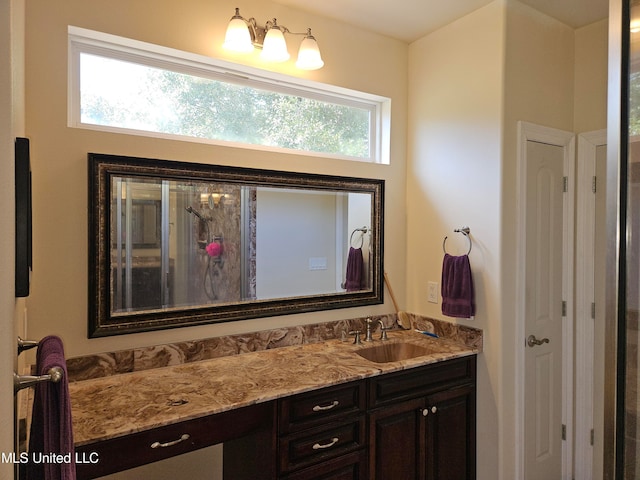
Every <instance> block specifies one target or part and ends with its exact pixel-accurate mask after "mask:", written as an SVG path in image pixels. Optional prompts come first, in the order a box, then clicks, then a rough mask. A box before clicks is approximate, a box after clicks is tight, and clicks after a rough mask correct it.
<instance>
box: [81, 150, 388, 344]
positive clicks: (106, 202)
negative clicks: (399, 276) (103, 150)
mask: <svg viewBox="0 0 640 480" xmlns="http://www.w3.org/2000/svg"><path fill="white" fill-rule="evenodd" d="M383 211H384V180H377V179H364V178H353V177H338V176H330V175H316V174H302V173H292V172H281V171H273V170H259V169H247V168H239V167H229V166H219V165H207V164H195V163H185V162H175V161H166V160H153V159H144V158H133V157H124V156H116V155H105V154H93V153H92V154H89V336H90V337H99V336H107V335H117V334H123V333H133V332H142V331H149V330H156V329H163V328H173V327H181V326H191V325H201V324H207V323H214V322H228V321H235V320H242V319H248V318H259V317H267V316H275V315H285V314H291V313H300V312H309V311H316V310H325V309H335V308H347V307H355V306H362V305H372V304H378V303H382V302H383V275H382V272H383V265H382V258H383V231H384V230H383Z"/></svg>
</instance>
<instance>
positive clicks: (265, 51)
mask: <svg viewBox="0 0 640 480" xmlns="http://www.w3.org/2000/svg"><path fill="white" fill-rule="evenodd" d="M289 56H290V55H289V51H288V50H287V42H286V41H285V40H284V34H283V33H282V31H281V30H280V27H278V26H277V25H275V26H273V27H271V28H270V29H269V30H268V31H267V34H266V36H265V37H264V44H263V46H262V52H261V53H260V58H261V59H262V60H266V61H268V62H285V61H287V60H289Z"/></svg>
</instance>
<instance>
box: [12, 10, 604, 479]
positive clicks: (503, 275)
mask: <svg viewBox="0 0 640 480" xmlns="http://www.w3.org/2000/svg"><path fill="white" fill-rule="evenodd" d="M3 1H6V0H3ZM235 6H236V5H235V4H232V3H230V2H227V1H224V0H213V1H206V2H205V1H201V0H185V2H172V1H169V0H163V1H161V2H159V1H154V0H138V1H136V2H135V3H132V2H127V1H125V0H111V1H108V0H95V1H92V2H84V1H81V0H67V1H65V2H50V1H46V0H29V2H28V3H27V56H26V67H27V70H26V76H27V83H26V89H27V99H26V100H27V112H26V113H27V124H26V128H27V134H28V135H29V136H30V137H31V139H32V162H33V176H34V199H33V200H34V275H33V284H32V286H33V288H32V295H31V297H30V298H29V299H28V302H27V304H28V308H29V335H30V336H31V337H32V338H39V337H42V336H44V335H47V334H50V333H57V334H59V335H61V336H62V337H63V339H64V340H65V344H66V347H67V354H68V355H69V356H76V355H81V354H85V353H89V352H99V351H107V350H114V349H120V348H128V347H132V346H142V345H151V344H157V343H164V342H169V341H178V340H187V339H194V338H201V337H209V336H217V335H223V334H228V333H237V332H244V331H254V330H260V329H263V328H270V327H275V326H282V325H294V324H302V323H313V322H318V321H325V320H333V319H338V318H349V317H355V316H359V315H365V314H370V313H382V312H389V311H391V310H392V308H393V307H392V305H391V303H390V300H389V299H387V302H386V304H385V305H384V306H377V307H367V308H355V309H348V310H337V311H328V312H317V313H310V314H303V315H291V316H285V317H275V318H269V319H262V320H250V321H243V322H234V323H230V324H222V325H210V326H202V327H194V328H183V329H174V330H167V331H162V332H155V333H146V334H135V335H125V336H120V337H112V338H104V339H93V340H89V339H87V338H86V329H87V328H86V323H87V319H86V311H87V298H86V297H87V285H86V284H87V273H86V272H87V245H86V239H87V225H86V222H87V201H86V196H87V178H86V177H87V170H86V155H87V152H90V151H95V152H105V153H115V154H126V155H137V156H147V157H156V158H165V159H180V160H185V161H191V162H202V163H217V164H232V165H240V166H248V167H266V168H276V169H283V170H292V171H305V172H317V173H332V174H344V175H355V176H363V177H375V178H384V179H386V180H387V185H386V187H387V188H386V228H385V268H386V270H387V272H388V273H389V276H390V278H391V281H392V282H393V286H394V289H395V290H396V291H397V292H398V294H399V295H398V297H399V300H400V308H402V309H405V310H409V311H414V312H417V313H422V314H426V315H431V316H435V317H439V318H442V315H441V314H440V305H439V304H438V305H434V304H430V303H428V302H427V301H426V292H427V282H428V281H437V282H440V270H441V268H440V267H441V261H442V239H443V237H444V236H445V235H448V236H449V241H448V246H449V248H450V249H451V250H455V249H461V250H462V249H464V248H465V244H464V242H461V238H460V236H459V235H458V234H453V232H452V230H453V229H454V228H457V227H460V226H462V225H469V226H470V227H471V232H472V236H473V242H474V244H473V252H472V255H471V262H472V268H473V270H474V280H475V283H476V291H477V300H478V312H477V316H476V319H475V320H471V321H461V323H466V324H469V325H472V326H477V327H479V328H482V329H484V332H485V353H484V354H482V355H481V356H480V358H479V387H478V408H479V412H481V414H480V415H478V432H479V435H480V436H481V437H480V438H481V439H482V440H481V442H480V445H479V451H478V453H479V455H478V479H480V480H494V479H497V478H501V479H504V480H507V479H511V478H516V475H515V469H516V466H515V445H514V444H515V438H516V437H515V431H514V428H513V425H514V415H515V410H514V399H515V396H514V395H515V394H514V389H515V380H514V371H513V369H512V366H513V364H514V358H515V344H516V343H515V342H516V339H515V338H514V335H515V330H514V325H513V317H514V312H515V306H514V302H513V295H514V290H513V283H514V282H513V279H514V278H515V272H514V265H515V249H514V245H515V222H516V212H515V196H516V193H517V192H516V191H515V162H516V151H517V150H516V148H517V145H516V122H517V121H518V120H527V121H530V122H534V123H540V124H543V125H548V126H552V127H556V128H561V129H565V130H572V129H576V131H587V130H592V129H595V128H602V127H603V126H604V107H603V105H602V101H601V100H600V98H601V97H600V96H599V95H595V96H594V95H593V92H594V91H597V92H599V93H602V92H601V90H603V89H606V78H604V77H603V75H604V73H602V71H601V70H600V69H601V68H602V69H603V70H606V67H604V66H601V65H600V64H601V63H602V56H603V55H605V56H606V47H602V44H601V42H602V36H603V35H605V38H606V32H605V33H603V32H604V31H605V30H606V22H605V23H602V22H601V23H598V24H594V25H593V26H588V27H585V28H583V29H580V30H578V31H576V32H574V31H573V30H571V29H569V28H568V27H566V26H564V25H562V24H560V23H559V22H556V21H554V20H551V19H549V18H548V17H546V16H544V15H540V14H538V13H537V12H535V11H533V10H531V9H530V8H528V7H525V6H524V5H522V4H520V3H519V2H517V1H516V0H496V1H495V2H493V3H492V4H490V5H488V6H487V7H484V8H482V9H480V10H478V11H476V12H474V13H473V14H471V15H469V16H467V17H464V18H462V19H460V20H458V21H456V22H454V23H452V24H450V25H448V26H446V27H444V28H442V29H441V30H439V31H437V32H434V33H433V34H431V35H428V36H426V37H424V38H422V39H420V40H418V41H416V42H414V43H412V44H411V45H409V47H408V48H407V45H406V44H404V43H402V42H398V41H394V40H391V39H389V38H388V37H384V36H379V35H375V34H371V33H367V32H364V31H360V30H357V29H353V28H351V27H347V26H346V25H344V24H341V23H339V22H335V21H332V20H328V19H323V18H318V17H315V16H310V15H306V14H303V13H301V12H297V11H293V10H290V9H288V8H286V7H283V6H280V5H276V4H271V3H270V2H261V1H258V0H251V1H250V2H249V3H248V4H247V5H242V10H241V11H242V13H243V14H244V15H246V16H255V17H257V18H258V19H267V18H270V17H273V16H276V17H277V18H278V20H279V22H280V23H282V24H284V25H287V26H289V27H292V26H295V27H296V28H297V27H298V26H301V27H302V28H304V27H306V26H307V25H309V26H311V27H312V28H313V31H314V35H315V36H316V38H317V39H318V41H319V43H320V47H321V49H322V52H323V56H324V59H325V62H326V66H325V68H323V69H322V70H319V71H317V72H310V73H305V74H304V76H305V77H306V78H310V79H313V80H318V81H322V82H327V83H331V84H335V85H340V86H344V87H347V88H353V89H358V90H364V91H369V92H372V93H376V94H380V95H384V96H388V97H390V98H392V108H393V111H392V115H393V129H392V139H391V145H392V151H391V165H389V166H385V165H368V164H362V163H357V162H354V163H349V162H341V161H338V160H329V159H327V160H319V159H317V158H313V157H305V156H297V155H282V154H275V153H260V152H256V151H252V150H242V149H234V148H225V147H216V146H210V145H200V144H191V143H188V142H178V141H170V140H153V139H149V138H138V137H134V136H128V135H115V134H107V133H99V132H92V131H88V130H78V129H71V128H68V127H67V126H66V53H67V52H66V29H67V25H69V24H71V25H76V26H79V27H84V28H90V29H95V30H100V31H105V32H108V33H113V34H117V35H122V36H125V37H131V38H134V39H138V40H143V41H147V42H152V43H158V44H161V45H166V46H169V47H173V48H178V49H183V50H186V51H191V52H195V53H200V54H206V55H211V56H214V57H219V58H223V59H225V60H237V61H241V60H240V59H236V58H234V57H231V56H229V55H227V54H226V53H224V52H223V51H222V50H221V49H220V47H219V46H220V44H221V43H222V37H223V35H224V28H225V25H226V22H227V20H228V18H229V17H230V16H231V14H232V13H233V7H235ZM122 12H127V13H126V15H123V14H122ZM603 29H604V30H603ZM292 43H293V42H292ZM592 52H596V53H595V54H593V53H592ZM246 62H247V63H249V64H251V65H254V66H260V64H259V62H258V61H257V60H248V61H246ZM278 71H282V72H284V73H291V72H292V70H290V64H288V65H285V66H284V67H279V68H278ZM582 79H588V80H587V81H588V83H583V81H582ZM407 98H411V107H410V108H408V107H407ZM592 117H593V119H592ZM596 117H597V119H596ZM601 117H602V118H601ZM408 125H410V129H408ZM407 139H408V142H406V140H407ZM405 145H406V146H405ZM405 157H407V158H408V159H409V160H408V161H407V162H405ZM3 191H4V190H3ZM405 212H406V213H405ZM408 259H410V261H408ZM0 363H1V362H0Z"/></svg>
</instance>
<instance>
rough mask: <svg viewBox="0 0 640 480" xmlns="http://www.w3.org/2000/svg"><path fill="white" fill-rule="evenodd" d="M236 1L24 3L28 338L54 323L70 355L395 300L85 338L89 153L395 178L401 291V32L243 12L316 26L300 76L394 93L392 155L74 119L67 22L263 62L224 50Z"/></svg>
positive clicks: (393, 241)
mask: <svg viewBox="0 0 640 480" xmlns="http://www.w3.org/2000/svg"><path fill="white" fill-rule="evenodd" d="M235 6H236V5H235V3H233V2H230V1H227V0H213V1H211V0H207V1H203V0H185V1H184V2H174V1H170V0H163V1H158V0H137V1H136V2H129V1H126V0H115V1H114V0H96V1H92V2H86V1H83V0H67V1H65V2H53V3H52V2H49V1H47V0H30V1H29V2H27V12H26V14H27V58H26V69H27V70H26V76H27V93H28V94H27V134H28V135H29V136H30V137H31V140H32V161H33V182H34V197H33V214H34V232H33V234H34V274H33V292H32V295H31V296H30V298H29V301H28V308H29V335H30V336H31V337H33V338H39V337H42V336H44V335H47V334H50V333H56V334H58V335H60V336H61V337H62V338H63V340H64V342H65V348H66V351H67V355H68V356H77V355H82V354H86V353H90V352H101V351H110V350H115V349H121V348H128V347H133V346H142V345H152V344H158V343H165V342H171V341H179V340H188V339H194V338H203V337H212V336H218V335H224V334H230V333H239V332H246V331H256V330H262V329H266V328H271V327H277V326H284V325H296V324H304V323H314V322H321V321H326V320H335V319H340V318H351V317H355V316H361V315H362V316H364V315H366V314H371V313H374V314H375V313H386V312H390V311H392V310H393V306H392V304H391V302H390V300H389V301H387V302H386V304H385V305H381V306H375V307H368V308H364V307H363V308H353V309H348V310H336V311H327V312H318V313H310V314H304V315H302V314H301V315H289V316H282V317H275V318H268V319H259V320H248V321H242V322H232V323H225V324H220V325H209V326H202V327H192V328H182V329H173V330H166V331H161V332H157V333H143V334H135V335H124V336H119V337H111V338H101V339H91V340H89V339H87V333H86V332H87V313H86V312H87V198H86V197H87V167H86V164H87V153H88V152H101V153H114V154H125V155H132V156H144V157H150V158H162V159H170V160H172V159H176V160H177V159H179V160H183V161H188V162H200V163H213V164H230V165H238V166H246V167H257V168H271V169H281V170H291V171H302V172H313V173H330V174H337V175H351V176H361V177H372V178H383V179H385V180H386V182H387V183H386V237H385V265H386V267H387V269H388V271H389V274H390V275H391V276H392V277H393V278H395V279H396V283H397V286H396V288H398V289H399V290H400V291H402V290H403V289H404V285H403V279H404V265H405V263H406V259H405V249H404V245H405V232H406V221H405V218H404V215H402V212H403V211H404V208H405V197H404V184H405V169H406V167H405V156H406V153H405V143H406V142H405V138H406V103H407V92H406V75H407V48H406V44H404V43H402V42H399V41H395V40H392V39H390V38H388V37H384V36H379V35H375V34H371V33H368V32H365V31H361V30H358V29H354V28H352V27H348V26H346V25H344V24H341V23H339V22H335V21H331V20H327V19H323V18H319V17H316V16H310V15H306V14H303V13H300V12H298V11H294V10H290V9H288V8H285V7H282V6H280V5H276V4H272V3H270V2H265V1H258V0H252V1H249V2H245V3H244V4H243V5H242V9H241V13H242V14H243V15H245V16H254V17H256V18H257V19H258V20H259V21H266V20H267V19H270V18H272V17H274V16H275V17H277V18H278V20H279V23H281V24H283V25H286V26H288V27H289V28H290V29H292V30H304V29H305V28H306V27H307V26H311V27H312V28H313V32H314V35H315V37H316V38H317V39H318V42H319V44H320V47H321V50H322V54H323V58H324V60H325V67H324V68H323V69H321V70H319V71H315V72H306V73H302V74H298V73H296V75H301V76H304V77H306V78H309V79H313V80H317V81H321V82H326V83H331V84H334V85H339V86H342V87H346V88H351V89H356V90H363V91H367V92H371V93H374V94H379V95H383V96H387V97H390V98H392V119H393V130H392V132H391V135H392V138H391V145H392V147H391V148H392V150H391V165H372V164H365V163H362V162H349V161H340V160H333V159H321V158H317V157H306V156H302V155H289V154H277V153H265V152H259V151H256V150H245V149H239V148H228V147H220V146H212V145H203V144H196V143H189V142H180V141H173V140H158V139H151V138H143V137H136V136H131V135H119V134H109V133H100V132H94V131H89V130H80V129H73V128H68V127H67V126H66V118H67V111H66V107H67V72H66V65H67V25H75V26H78V27H83V28H89V29H94V30H99V31H104V32H107V33H112V34H117V35H121V36H124V37H129V38H134V39H136V40H142V41H146V42H151V43H157V44H160V45H164V46H168V47H173V48H178V49H182V50H185V51H189V52H195V53H198V54H205V55H210V56H212V57H217V58H222V59H224V60H231V61H238V62H245V63H248V64H250V65H253V66H258V67H261V66H263V65H262V64H261V63H260V62H259V61H258V60H257V57H255V56H254V57H249V58H243V57H239V56H232V55H230V54H227V53H226V52H224V51H223V50H222V49H221V44H222V42H223V38H224V33H225V29H226V25H227V22H228V20H229V18H230V17H231V15H233V12H234V7H235ZM125 12H126V14H125ZM261 19H264V20H261ZM297 45H298V43H297V39H296V38H295V37H294V38H293V39H292V40H291V41H290V50H291V53H292V54H293V55H292V56H293V57H294V59H295V53H296V52H295V49H297ZM293 61H294V60H292V61H290V62H287V63H286V64H284V65H283V66H278V67H277V69H278V71H280V72H283V73H292V72H294V69H293V68H292V64H293Z"/></svg>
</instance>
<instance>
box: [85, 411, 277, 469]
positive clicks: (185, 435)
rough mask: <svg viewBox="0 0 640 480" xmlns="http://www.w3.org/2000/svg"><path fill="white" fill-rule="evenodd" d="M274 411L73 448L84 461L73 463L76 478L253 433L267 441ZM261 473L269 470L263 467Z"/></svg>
mask: <svg viewBox="0 0 640 480" xmlns="http://www.w3.org/2000/svg"><path fill="white" fill-rule="evenodd" d="M274 410H275V402H268V403H262V404H257V405H252V406H249V407H244V408H239V409H237V410H231V411H228V412H223V413H219V414H216V415H210V416H208V417H203V418H196V419H193V420H188V421H185V422H180V423H176V424H173V425H167V426H165V427H159V428H154V429H152V430H146V431H143V432H139V433H134V434H131V435H127V436H126V437H118V438H113V439H109V440H104V441H101V442H97V443H92V444H88V445H82V446H77V447H76V458H80V459H84V460H86V462H84V463H83V462H80V463H76V472H77V478H78V479H79V480H81V479H87V478H96V477H100V476H103V475H107V474H110V473H114V472H118V471H121V470H126V469H129V468H133V467H138V466H140V465H146V464H148V463H152V462H156V461H158V460H163V459H165V458H169V457H173V456H176V455H180V454H182V453H187V452H191V451H193V450H197V449H199V448H203V447H208V446H210V445H215V444H217V443H222V442H225V441H227V440H232V439H235V438H238V437H243V436H251V435H253V434H256V435H258V434H259V435H260V436H261V438H263V439H267V441H268V439H269V438H273V434H272V432H273V418H274ZM261 432H264V434H262V433H261ZM273 448H275V444H274V445H273ZM274 468H275V466H274ZM262 470H263V471H266V470H269V468H268V467H267V466H264V465H263V467H262ZM264 478H272V476H265V477H264Z"/></svg>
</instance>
